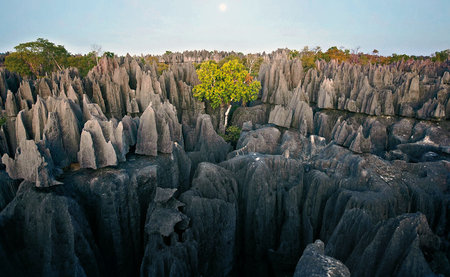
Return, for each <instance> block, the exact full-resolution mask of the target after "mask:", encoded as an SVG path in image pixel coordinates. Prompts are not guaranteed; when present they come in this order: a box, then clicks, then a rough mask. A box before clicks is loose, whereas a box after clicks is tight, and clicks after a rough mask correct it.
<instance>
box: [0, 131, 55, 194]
mask: <svg viewBox="0 0 450 277" xmlns="http://www.w3.org/2000/svg"><path fill="white" fill-rule="evenodd" d="M2 163H3V164H4V165H5V166H6V172H8V174H9V176H10V177H11V178H12V179H25V180H27V181H30V182H36V186H37V187H49V186H53V185H58V184H60V182H58V181H56V180H55V179H54V178H53V173H54V166H53V160H52V158H51V156H50V153H49V151H48V150H47V149H46V148H45V147H44V146H43V145H42V144H36V143H35V142H34V141H32V140H24V141H22V142H21V143H20V144H19V147H18V148H17V150H16V155H15V158H14V159H12V158H10V157H9V156H8V155H7V154H4V155H3V157H2Z"/></svg>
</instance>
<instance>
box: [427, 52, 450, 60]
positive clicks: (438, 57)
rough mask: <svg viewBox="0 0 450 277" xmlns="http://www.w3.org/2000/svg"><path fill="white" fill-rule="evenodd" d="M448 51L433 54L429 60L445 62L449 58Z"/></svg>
mask: <svg viewBox="0 0 450 277" xmlns="http://www.w3.org/2000/svg"><path fill="white" fill-rule="evenodd" d="M449 53H450V50H443V51H440V52H435V53H434V54H433V55H432V56H433V57H432V58H431V60H432V61H433V62H445V61H446V60H447V59H448V57H449Z"/></svg>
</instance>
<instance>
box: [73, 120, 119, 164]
mask: <svg viewBox="0 0 450 277" xmlns="http://www.w3.org/2000/svg"><path fill="white" fill-rule="evenodd" d="M78 161H79V163H80V166H81V167H82V168H92V169H97V168H101V167H105V166H111V165H117V162H118V161H117V156H116V151H115V150H114V147H113V144H112V142H111V140H110V141H106V140H105V135H104V133H103V131H102V128H101V127H100V124H99V122H98V121H97V120H94V119H91V120H89V121H87V122H86V123H85V124H84V128H83V131H82V132H81V139H80V151H79V152H78Z"/></svg>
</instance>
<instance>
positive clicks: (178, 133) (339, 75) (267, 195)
mask: <svg viewBox="0 0 450 277" xmlns="http://www.w3.org/2000/svg"><path fill="white" fill-rule="evenodd" d="M333 51H334V50H333ZM336 51H338V50H336ZM330 53H331V52H330ZM339 53H341V54H342V51H341V52H339V51H338V52H337V54H339ZM346 55H349V54H348V53H347V54H346ZM333 57H336V58H331V59H330V58H328V59H326V58H323V59H314V58H313V59H312V60H311V59H309V60H308V57H307V56H306V54H305V53H303V54H302V53H298V52H294V51H290V50H287V49H282V50H278V51H275V52H272V53H270V54H265V53H264V54H258V55H243V54H241V53H237V54H236V53H228V52H217V51H216V52H208V51H189V52H188V51H186V52H183V53H166V54H165V55H161V56H154V57H153V59H146V58H143V57H138V56H134V57H132V56H130V55H127V56H117V55H114V54H113V53H109V52H108V53H107V54H105V55H104V56H103V57H102V58H101V59H99V61H98V64H97V63H95V64H92V66H91V69H90V68H89V70H86V71H85V72H81V70H79V69H77V68H75V67H70V66H65V67H63V66H61V69H59V68H57V69H56V70H53V72H50V73H48V74H47V76H45V74H40V73H39V74H36V76H35V77H33V78H26V77H24V76H20V75H19V74H17V73H15V72H11V71H9V70H8V69H7V68H4V67H1V68H0V110H1V116H2V122H1V126H0V154H1V155H2V157H1V162H2V165H1V166H0V275H1V276H293V275H294V276H350V275H351V276H438V275H439V274H440V275H441V276H449V274H450V263H449V260H450V121H449V119H450V61H449V59H448V58H447V59H444V60H442V61H438V60H431V59H416V60H415V59H404V58H399V59H398V60H396V61H391V62H371V60H370V59H381V58H379V57H378V56H377V55H376V53H374V55H368V56H367V57H368V61H367V62H364V61H362V60H361V59H360V61H359V62H354V61H352V60H347V59H344V60H340V58H339V56H333ZM360 58H361V56H360ZM234 59H237V60H239V61H242V62H243V64H245V67H246V70H247V71H252V70H253V72H247V71H246V72H247V73H248V74H247V75H245V74H244V75H245V77H246V79H245V82H246V83H245V84H246V85H249V84H250V83H251V82H257V81H259V82H260V86H259V87H257V88H258V89H257V90H256V91H255V94H254V97H253V98H252V99H250V98H249V99H247V100H248V101H247V100H245V99H244V98H241V99H239V100H237V98H236V97H237V96H229V99H228V100H227V99H225V98H226V97H225V96H223V95H222V96H221V98H218V100H217V101H218V102H217V103H220V105H219V104H218V107H217V108H213V107H212V105H211V103H213V102H212V101H213V100H208V99H203V100H204V101H201V100H202V99H201V98H198V97H194V92H193V90H194V87H195V86H196V85H199V84H200V80H199V77H198V72H200V71H198V70H199V69H200V68H201V65H202V63H203V62H205V61H211V60H212V61H215V62H216V63H217V64H219V65H221V64H224V62H225V61H230V60H234ZM251 59H253V60H254V61H256V63H257V66H255V67H253V64H252V63H251ZM378 61H379V60H378ZM58 66H59V65H58ZM219 67H220V66H219ZM80 68H81V67H80ZM36 73H38V72H37V71H36ZM30 74H33V72H31V73H30ZM37 75H39V76H37ZM244 75H242V76H244ZM208 76H209V75H208ZM224 78H225V77H224ZM229 87H230V85H227V86H226V87H225V88H224V89H226V88H229ZM255 87H256V85H255ZM233 91H234V92H235V91H236V90H233ZM233 91H232V92H230V93H234V92H233ZM230 95H231V94H230ZM227 97H228V96H227ZM233 97H234V98H233ZM211 99H212V98H211ZM230 99H231V100H230ZM207 100H208V101H207ZM242 102H246V103H245V104H246V105H245V106H243V105H241V104H242ZM228 104H229V105H230V109H229V110H228V112H229V114H228V117H227V121H228V126H235V127H233V128H234V129H228V130H235V131H236V130H237V135H236V134H235V139H234V140H233V139H230V137H231V136H232V135H233V134H231V131H229V132H227V134H225V135H224V134H223V133H224V131H225V127H224V126H223V124H224V121H225V118H224V117H225V115H224V112H225V111H226V109H227V105H228ZM236 127H238V128H236ZM239 132H240V133H239ZM227 135H229V136H227ZM224 138H225V139H224Z"/></svg>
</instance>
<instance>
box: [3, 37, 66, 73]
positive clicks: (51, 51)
mask: <svg viewBox="0 0 450 277" xmlns="http://www.w3.org/2000/svg"><path fill="white" fill-rule="evenodd" d="M14 49H15V50H16V52H13V53H11V54H10V55H8V56H7V57H6V59H5V66H6V68H8V70H11V71H15V72H18V73H19V74H21V75H23V76H27V75H28V76H29V75H35V76H43V75H46V74H48V73H50V72H53V71H55V70H58V69H59V70H62V66H63V65H64V64H65V63H66V61H67V58H68V57H69V56H70V54H69V52H67V50H66V48H64V46H62V45H55V44H54V43H53V42H50V41H48V40H46V39H43V38H38V39H37V40H36V41H32V42H25V43H21V44H19V45H17V46H16V47H14Z"/></svg>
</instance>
